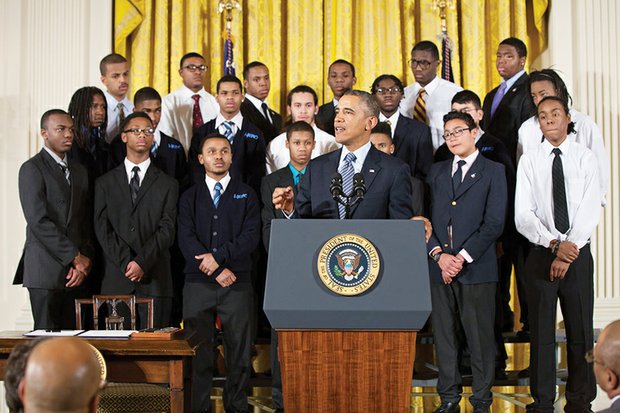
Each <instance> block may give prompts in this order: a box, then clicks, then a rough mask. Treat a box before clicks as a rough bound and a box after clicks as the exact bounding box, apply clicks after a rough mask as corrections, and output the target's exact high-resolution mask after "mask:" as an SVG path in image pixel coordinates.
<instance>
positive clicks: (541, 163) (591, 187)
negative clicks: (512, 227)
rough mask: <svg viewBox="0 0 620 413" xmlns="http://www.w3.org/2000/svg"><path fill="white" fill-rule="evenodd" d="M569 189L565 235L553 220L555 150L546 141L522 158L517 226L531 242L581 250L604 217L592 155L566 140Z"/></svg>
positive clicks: (563, 156) (564, 161) (564, 163)
mask: <svg viewBox="0 0 620 413" xmlns="http://www.w3.org/2000/svg"><path fill="white" fill-rule="evenodd" d="M559 148H560V150H561V151H562V154H561V155H560V157H561V159H562V168H563V170H564V181H565V188H566V201H567V202H566V203H567V206H568V218H569V224H570V227H569V230H568V231H567V233H566V234H561V233H560V232H559V231H558V230H557V229H556V228H555V222H554V219H553V184H552V172H551V169H552V165H553V159H554V157H555V155H554V154H553V152H552V150H553V149H554V146H553V145H551V144H550V143H549V141H547V140H545V141H544V142H543V143H542V144H540V145H539V146H538V147H537V148H534V149H532V150H530V151H528V152H527V153H525V154H524V155H523V156H522V157H521V161H520V162H519V167H518V169H517V188H516V196H515V224H516V226H517V230H518V231H519V232H520V233H521V234H522V235H523V236H524V237H526V238H527V239H528V240H529V241H530V242H532V243H533V244H536V245H541V246H543V247H549V243H550V242H551V240H554V239H559V240H560V241H571V242H573V243H575V244H577V247H579V248H581V247H583V246H584V245H586V243H587V242H588V240H589V239H590V236H591V235H592V232H593V231H594V229H595V228H596V226H597V225H598V222H599V217H600V200H601V196H600V185H599V182H598V167H597V164H596V158H595V157H594V154H593V153H592V151H590V150H589V149H588V148H586V147H584V146H583V145H580V144H578V143H575V142H572V141H571V140H569V139H566V140H565V141H564V142H562V144H561V145H560V146H559Z"/></svg>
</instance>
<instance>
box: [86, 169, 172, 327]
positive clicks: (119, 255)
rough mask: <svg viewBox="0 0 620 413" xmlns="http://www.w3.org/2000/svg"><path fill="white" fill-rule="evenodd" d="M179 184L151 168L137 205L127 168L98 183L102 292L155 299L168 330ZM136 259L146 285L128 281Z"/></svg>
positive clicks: (157, 316) (158, 322) (157, 315)
mask: <svg viewBox="0 0 620 413" xmlns="http://www.w3.org/2000/svg"><path fill="white" fill-rule="evenodd" d="M178 190H179V186H178V184H177V182H176V181H175V180H174V179H173V178H171V177H169V176H168V175H166V174H165V173H163V172H162V171H161V170H160V169H159V168H157V167H156V166H155V165H153V164H151V165H150V166H149V168H148V169H147V171H146V174H145V175H144V179H143V181H142V183H141V185H140V189H139V191H138V196H137V198H136V202H135V205H134V204H133V203H132V200H131V194H130V189H129V181H128V178H127V173H126V171H125V165H124V164H121V165H119V166H118V167H116V168H114V169H113V170H111V171H110V172H108V173H107V174H105V175H104V176H102V177H101V178H99V179H98V180H97V184H96V190H95V231H96V233H97V238H98V240H99V243H100V244H101V247H102V248H103V251H104V254H105V265H104V267H105V268H104V276H103V281H102V286H101V292H102V293H103V294H132V293H135V294H136V295H139V296H147V297H154V298H155V299H156V301H155V306H154V313H155V316H154V325H155V327H160V326H166V325H168V323H169V318H170V313H169V311H170V305H171V297H172V276H171V274H170V253H169V248H170V246H171V245H172V243H173V242H174V237H175V221H176V213H177V210H176V205H177V200H178ZM130 261H135V262H136V263H137V264H138V265H139V266H140V268H142V270H143V271H144V278H143V279H142V281H140V282H138V283H135V282H132V281H130V280H129V279H128V278H127V277H125V269H126V267H127V264H128V263H129V262H130Z"/></svg>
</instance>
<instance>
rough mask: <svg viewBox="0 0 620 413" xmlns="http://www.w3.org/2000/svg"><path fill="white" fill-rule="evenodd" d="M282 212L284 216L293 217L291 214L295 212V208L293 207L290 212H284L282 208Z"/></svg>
mask: <svg viewBox="0 0 620 413" xmlns="http://www.w3.org/2000/svg"><path fill="white" fill-rule="evenodd" d="M282 214H284V218H286V219H291V218H293V214H295V210H294V209H293V210H292V211H291V212H290V213H288V214H287V213H286V211H284V210H282Z"/></svg>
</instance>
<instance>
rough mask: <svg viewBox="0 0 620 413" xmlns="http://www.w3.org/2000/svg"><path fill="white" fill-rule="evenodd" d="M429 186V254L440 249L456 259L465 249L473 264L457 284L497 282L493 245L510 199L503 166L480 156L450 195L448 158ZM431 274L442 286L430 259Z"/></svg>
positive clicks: (465, 268)
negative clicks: (450, 232) (431, 231)
mask: <svg viewBox="0 0 620 413" xmlns="http://www.w3.org/2000/svg"><path fill="white" fill-rule="evenodd" d="M428 184H429V187H430V191H431V223H432V224H433V234H432V235H431V238H430V239H429V241H428V243H427V248H428V252H429V253H430V252H431V251H432V250H433V249H434V248H436V247H440V248H441V249H442V251H444V252H446V253H449V254H452V255H456V254H458V253H459V251H461V249H465V250H466V251H467V253H468V254H469V255H470V256H471V258H472V259H473V260H474V261H473V262H472V263H471V264H467V263H465V265H464V266H463V269H462V270H461V272H460V273H459V275H458V276H457V277H456V280H457V281H459V282H461V283H463V284H478V283H484V282H496V281H497V280H498V273H497V271H498V270H497V257H496V253H495V242H496V241H497V239H498V238H499V237H500V235H501V234H502V230H503V228H504V221H505V218H506V204H507V200H508V195H507V190H506V178H505V177H504V166H503V165H501V164H499V163H497V162H493V161H490V160H488V159H486V158H485V157H484V156H480V155H478V157H477V158H476V160H475V161H474V163H473V164H472V166H471V168H470V169H469V171H467V174H466V175H465V178H464V179H463V182H462V183H461V185H460V186H459V187H458V188H457V191H456V194H454V193H453V190H452V160H447V161H443V162H439V163H436V164H434V165H433V166H432V168H431V171H430V173H429V176H428ZM450 225H451V226H452V242H450V237H449V236H448V226H450ZM429 275H430V278H431V282H434V283H443V281H442V278H441V269H440V268H439V264H437V263H436V262H434V261H433V260H432V259H431V258H430V257H429Z"/></svg>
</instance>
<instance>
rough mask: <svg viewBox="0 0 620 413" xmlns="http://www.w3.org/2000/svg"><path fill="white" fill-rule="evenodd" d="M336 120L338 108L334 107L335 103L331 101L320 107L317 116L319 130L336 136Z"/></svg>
mask: <svg viewBox="0 0 620 413" xmlns="http://www.w3.org/2000/svg"><path fill="white" fill-rule="evenodd" d="M335 119H336V107H335V106H334V101H333V100H330V101H329V102H327V103H325V104H323V105H321V106H319V112H318V113H317V114H316V118H315V121H316V124H317V126H318V127H319V128H321V129H322V130H324V131H325V132H327V133H329V134H330V135H332V136H334V135H335V131H334V120H335Z"/></svg>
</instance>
